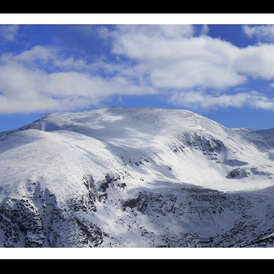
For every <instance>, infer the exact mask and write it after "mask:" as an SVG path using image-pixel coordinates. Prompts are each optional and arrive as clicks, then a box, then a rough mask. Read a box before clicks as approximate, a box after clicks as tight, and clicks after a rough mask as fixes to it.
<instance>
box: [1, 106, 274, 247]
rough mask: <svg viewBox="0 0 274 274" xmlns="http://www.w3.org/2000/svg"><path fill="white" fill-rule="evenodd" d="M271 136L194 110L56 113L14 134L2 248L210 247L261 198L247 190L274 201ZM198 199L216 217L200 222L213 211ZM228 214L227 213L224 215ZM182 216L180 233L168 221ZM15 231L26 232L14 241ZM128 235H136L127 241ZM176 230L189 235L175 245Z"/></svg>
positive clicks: (9, 140) (5, 162)
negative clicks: (206, 225) (233, 126)
mask: <svg viewBox="0 0 274 274" xmlns="http://www.w3.org/2000/svg"><path fill="white" fill-rule="evenodd" d="M271 133H272V131H262V132H259V131H251V130H249V131H246V130H240V129H229V128H226V127H224V126H222V125H220V124H219V123H216V122H215V121H212V120H210V119H208V118H205V117H203V116H201V115H198V114H195V113H193V112H191V111H188V110H170V109H160V108H115V107H111V108H104V109H96V110H90V111H83V112H73V113H69V112H66V113H52V114H48V115H46V116H44V117H42V118H41V119H39V120H37V121H34V122H33V123H31V124H29V125H26V126H24V127H21V128H20V129H18V130H15V131H10V132H6V133H5V132H4V133H2V135H1V136H0V173H1V178H0V189H1V191H0V213H1V214H2V215H0V229H4V230H5V231H4V232H3V233H2V234H3V235H6V236H5V237H3V239H2V245H3V246H14V247H17V246H20V245H21V243H22V242H24V245H25V246H32V247H34V246H44V247H48V246H50V247H57V246H58V247H59V246H73V247H75V246H77V247H78V246H90V247H95V246H101V247H105V246H127V247H130V246H165V245H168V246H174V247H175V246H178V245H179V246H185V245H186V244H187V242H190V243H191V246H197V242H196V240H195V239H199V240H198V243H199V244H201V245H204V246H210V244H209V242H208V241H209V239H210V237H213V236H214V235H215V236H216V233H217V234H218V235H221V234H223V233H222V231H223V230H225V231H226V232H225V233H226V234H225V235H226V236H227V237H228V234H229V233H230V232H231V233H232V231H233V228H235V227H236V226H237V222H238V221H240V219H235V218H236V217H235V216H234V215H233V214H234V213H235V212H238V213H239V216H240V215H241V214H242V213H241V212H242V210H243V207H244V205H247V204H248V205H249V206H251V207H252V204H253V203H255V202H254V201H253V200H252V201H251V200H250V199H251V198H247V196H245V195H244V196H241V195H243V194H242V193H249V194H248V195H250V192H251V191H252V192H253V193H261V194H260V195H263V197H264V198H263V199H265V201H269V200H268V198H266V197H269V199H270V197H271V193H272V185H273V178H274V173H273V165H274V163H273V161H274V138H273V137H272V136H273V134H271ZM197 193H198V194H197ZM197 195H198V196H197ZM231 195H234V196H235V197H236V198H233V197H234V196H231ZM246 195H247V194H246ZM256 195H257V194H256ZM251 196H252V195H251ZM193 197H196V198H193ZM199 197H200V198H199ZM201 197H204V198H201ZM206 197H208V198H206ZM248 197H249V196H248ZM252 197H253V196H252ZM260 197H261V196H260ZM197 199H198V200H197ZM204 199H205V200H204ZM234 199H238V200H237V201H240V202H239V203H238V202H235V200H234ZM252 199H253V198H252ZM256 199H257V198H256ZM258 199H261V198H258ZM176 201H177V202H176ZM195 201H196V202H197V201H200V202H201V204H199V206H202V205H203V206H205V209H204V210H207V209H206V208H211V209H210V218H211V219H204V217H201V219H195V220H193V219H192V218H193V217H191V216H202V214H206V213H202V211H201V212H200V210H201V209H200V207H199V206H198V205H197V207H194V208H195V209H193V207H192V206H191V204H193V203H194V202H195ZM220 201H222V203H224V207H225V209H223V208H221V207H220ZM224 201H227V203H226V202H224ZM228 201H229V202H228ZM196 202H195V203H196ZM200 202H199V203H200ZM232 204H233V207H231V205H232ZM249 206H248V207H247V208H249ZM260 206H261V207H262V205H260ZM265 206H266V208H269V204H265ZM213 208H216V209H213ZM273 208H274V207H273ZM193 210H194V211H193ZM215 210H218V212H219V213H216V211H215ZM223 210H224V212H226V213H225V214H227V215H220V214H221V213H222V211H223ZM262 210H264V209H262ZM192 211H193V212H194V213H193V214H194V215H192V213H191V212H192ZM16 212H20V214H19V215H18V214H17V213H16ZM26 212H29V213H26ZM176 212H177V213H176ZM203 212H204V211H203ZM214 212H215V213H214ZM233 212H234V213H233ZM182 214H183V215H182ZM195 214H197V215H195ZM216 214H217V215H216ZM245 214H247V215H248V212H245ZM259 215H260V214H258V215H256V218H257V219H256V222H257V221H258V220H259V219H258V218H261V217H259ZM3 216H4V217H3ZM103 216H104V217H103ZM142 216H143V217H142ZM144 216H146V217H144ZM157 216H160V219H161V222H160V223H159V222H158V221H157V218H158V217H157ZM166 216H168V217H166ZM182 216H186V218H187V219H186V221H185V222H184V221H183V220H182V219H181V218H182ZM227 216H228V218H232V219H233V220H234V221H235V226H233V225H231V224H230V223H229V222H230V221H228V220H227V221H226V222H225V224H222V223H219V222H220V219H219V218H221V219H223V218H225V219H226V217H227ZM241 216H242V215H241ZM102 218H103V219H102ZM145 218H148V219H149V220H150V221H151V222H150V223H149V224H147V223H146V221H145V220H146V219H145ZM166 218H167V219H166ZM170 218H171V219H170ZM239 218H240V217H239ZM160 219H159V220H160ZM8 220H10V221H8ZM23 220H25V222H24V221H23ZM121 220H123V221H121ZM209 220H211V221H209ZM173 221H174V222H175V223H176V222H179V223H180V226H179V227H178V231H177V232H176V231H175V228H174V229H171V230H172V231H170V230H169V228H168V226H167V225H166V224H167V223H170V222H171V223H172V222H173ZM253 221H254V220H253ZM197 222H198V223H199V226H202V227H204V225H203V222H210V227H211V229H210V232H209V231H206V230H203V229H199V228H198V227H197V226H196V225H194V224H196V223H197ZM175 223H174V224H175ZM188 223H189V224H190V225H188ZM228 224H229V225H228ZM32 225H33V226H32ZM227 225H228V226H227ZM269 225H270V224H269ZM226 226H227V227H226ZM1 227H2V228H1ZM8 227H10V229H13V230H14V231H17V232H18V235H17V234H16V235H17V236H16V237H13V236H12V235H13V234H12V230H9V229H8ZM115 227H117V229H114V228H115ZM159 227H162V229H163V230H162V232H160V230H157V229H159ZM58 231H60V232H58ZM118 231H123V233H125V234H124V235H126V236H123V238H121V237H120V236H119V235H120V234H119V233H121V232H119V233H118ZM214 231H215V232H214ZM17 232H16V233H17ZM25 232H26V233H25ZM75 233H76V234H75ZM159 233H160V234H159ZM178 233H179V234H178ZM214 233H215V234H214ZM239 233H240V231H239ZM250 233H251V232H250ZM264 233H266V231H265V230H264ZM2 234H1V235H2ZM21 234H22V235H21ZM177 234H178V235H181V236H180V237H179V236H178V235H177ZM20 235H21V237H23V238H24V241H23V240H20ZM73 235H77V236H75V237H74V236H73ZM81 235H82V236H81ZM145 235H146V236H145ZM156 235H162V236H161V237H160V238H158V236H156ZM176 235H177V236H178V237H179V238H180V239H183V238H185V239H188V240H187V241H182V240H181V244H179V242H178V241H174V242H173V241H172V240H171V239H172V238H174V237H175V238H174V239H177V238H176V237H177V236H176ZM183 235H184V236H183ZM229 235H230V234H229ZM262 235H263V234H262ZM215 236H214V237H215ZM165 237H168V240H167V242H166V241H165V240H164V239H165ZM188 237H190V238H188ZM197 237H198V238H197ZM229 237H230V236H229ZM134 239H135V240H134ZM177 240H178V239H177ZM218 241H219V242H218ZM221 241H222V240H221V236H218V237H217V236H216V239H215V240H214V243H212V244H213V245H214V246H220V245H221ZM153 242H154V244H153ZM202 242H203V243H204V244H202ZM206 242H207V244H206ZM195 243H196V244H195ZM233 243H234V244H235V245H237V244H236V242H233ZM246 243H248V240H245V241H244V242H242V244H246ZM225 245H226V244H225ZM227 245H229V243H227Z"/></svg>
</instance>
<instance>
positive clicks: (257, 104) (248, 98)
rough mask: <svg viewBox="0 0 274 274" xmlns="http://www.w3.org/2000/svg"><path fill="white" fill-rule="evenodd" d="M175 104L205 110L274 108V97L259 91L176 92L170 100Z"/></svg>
mask: <svg viewBox="0 0 274 274" xmlns="http://www.w3.org/2000/svg"><path fill="white" fill-rule="evenodd" d="M169 102H170V103H172V104H174V105H180V106H185V107H201V108H202V109H204V110H208V109H212V108H224V107H237V108H240V107H245V106H248V107H250V108H255V109H264V110H274V99H271V98H267V97H266V96H265V95H263V94H262V93H259V92H257V91H251V92H242V93H236V94H226V93H225V94H220V95H214V94H209V93H206V92H199V91H188V92H174V93H173V94H172V96H171V98H170V100H169Z"/></svg>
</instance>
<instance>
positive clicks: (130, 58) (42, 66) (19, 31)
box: [0, 14, 274, 131]
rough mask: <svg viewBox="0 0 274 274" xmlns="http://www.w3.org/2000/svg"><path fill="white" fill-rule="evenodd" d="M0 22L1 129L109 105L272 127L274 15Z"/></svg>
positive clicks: (29, 17) (25, 17)
mask: <svg viewBox="0 0 274 274" xmlns="http://www.w3.org/2000/svg"><path fill="white" fill-rule="evenodd" d="M2 15H3V14H2ZM2 15H1V19H0V131H5V130H10V129H16V128H18V127H20V126H23V125H25V124H28V123H31V122H33V121H34V120H36V119H39V118H41V117H42V116H43V115H45V114H47V113H52V112H62V111H81V110H88V109H96V108H102V107H108V106H117V107H139V106H149V107H161V108H171V109H172V108H174V109H188V110H192V111H194V112H196V113H198V114H201V115H204V116H206V117H208V118H210V119H213V120H215V121H217V122H219V123H221V124H223V125H225V126H227V127H247V128H251V129H268V128H273V127H274V25H272V21H273V24H274V19H272V18H273V17H274V16H272V14H263V15H259V14H254V15H252V14H250V15H248V14H234V15H233V14H219V16H218V14H214V15H212V14H211V15H210V14H203V15H201V14H196V15H195V14H191V15H190V14H171V15H168V14H158V15H157V14H156V15H154V14H150V15H148V14H145V15H142V14H117V15H115V14H113V15H112V14H80V15H77V14H67V15H62V14H59V15H56V14H54V15H50V14H36V15H35V14H21V15H18V14H14V15H12V14H9V15H8V16H7V15H6V16H2ZM253 19H255V20H253ZM271 20H272V21H271ZM231 22H233V23H231Z"/></svg>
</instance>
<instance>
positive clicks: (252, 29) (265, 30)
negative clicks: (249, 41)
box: [242, 25, 274, 41]
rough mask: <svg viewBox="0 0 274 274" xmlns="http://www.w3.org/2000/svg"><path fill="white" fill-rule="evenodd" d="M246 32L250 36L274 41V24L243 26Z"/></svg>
mask: <svg viewBox="0 0 274 274" xmlns="http://www.w3.org/2000/svg"><path fill="white" fill-rule="evenodd" d="M242 29H243V31H244V33H245V34H246V35H247V36H248V37H249V38H257V39H259V40H261V39H262V40H265V41H274V25H259V26H249V25H244V26H243V27H242Z"/></svg>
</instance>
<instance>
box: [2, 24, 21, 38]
mask: <svg viewBox="0 0 274 274" xmlns="http://www.w3.org/2000/svg"><path fill="white" fill-rule="evenodd" d="M18 30H19V25H4V26H0V35H1V36H2V38H3V39H4V40H6V41H9V42H12V41H14V40H15V38H16V35H17V32H18Z"/></svg>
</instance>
